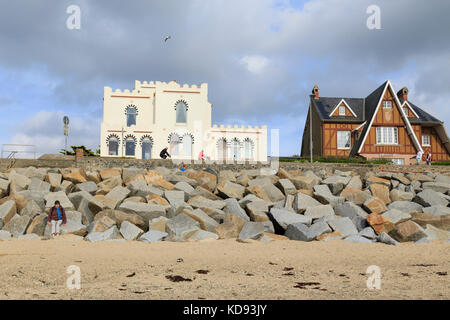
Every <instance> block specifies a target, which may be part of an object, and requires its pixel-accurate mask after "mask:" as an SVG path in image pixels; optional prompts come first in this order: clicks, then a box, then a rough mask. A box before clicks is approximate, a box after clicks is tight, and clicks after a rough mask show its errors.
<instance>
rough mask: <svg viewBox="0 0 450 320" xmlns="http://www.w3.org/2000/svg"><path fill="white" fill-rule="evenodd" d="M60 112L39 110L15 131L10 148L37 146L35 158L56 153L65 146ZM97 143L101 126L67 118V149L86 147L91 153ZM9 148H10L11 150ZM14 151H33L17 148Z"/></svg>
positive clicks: (84, 120)
mask: <svg viewBox="0 0 450 320" xmlns="http://www.w3.org/2000/svg"><path fill="white" fill-rule="evenodd" d="M64 115H65V113H64V112H63V111H51V112H49V111H45V110H41V111H39V112H37V113H35V114H33V115H31V116H30V117H29V118H27V119H25V121H24V122H23V123H20V124H19V125H18V126H17V127H16V128H15V130H14V135H13V136H12V138H11V143H12V144H28V145H34V146H36V151H37V154H38V155H37V156H39V155H41V154H44V153H59V151H60V150H61V149H64V146H65V136H64V135H63V126H64V124H63V121H62V119H63V116H64ZM99 139H100V123H98V121H95V120H92V119H90V118H89V117H84V116H78V117H73V118H70V123H69V136H68V149H70V146H71V145H85V146H87V147H89V148H91V149H93V150H94V151H95V150H96V149H97V148H98V145H99ZM10 148H11V147H10ZM16 148H17V150H25V149H26V150H30V149H32V148H21V147H20V146H18V147H16Z"/></svg>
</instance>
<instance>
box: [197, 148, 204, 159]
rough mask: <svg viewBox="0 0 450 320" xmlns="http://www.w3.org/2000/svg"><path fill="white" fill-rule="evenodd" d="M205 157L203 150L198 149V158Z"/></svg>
mask: <svg viewBox="0 0 450 320" xmlns="http://www.w3.org/2000/svg"><path fill="white" fill-rule="evenodd" d="M205 159H206V157H205V154H204V153H203V150H202V151H200V153H199V154H198V160H205Z"/></svg>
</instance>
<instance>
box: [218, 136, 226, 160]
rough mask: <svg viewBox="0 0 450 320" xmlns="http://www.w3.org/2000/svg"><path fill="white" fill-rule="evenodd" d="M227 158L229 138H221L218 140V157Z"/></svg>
mask: <svg viewBox="0 0 450 320" xmlns="http://www.w3.org/2000/svg"><path fill="white" fill-rule="evenodd" d="M226 158H227V140H226V139H225V138H219V140H218V141H217V159H218V160H226Z"/></svg>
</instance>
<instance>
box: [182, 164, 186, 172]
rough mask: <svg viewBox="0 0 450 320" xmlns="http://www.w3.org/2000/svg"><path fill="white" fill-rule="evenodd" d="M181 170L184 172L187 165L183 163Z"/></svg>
mask: <svg viewBox="0 0 450 320" xmlns="http://www.w3.org/2000/svg"><path fill="white" fill-rule="evenodd" d="M180 170H181V171H182V172H185V171H186V170H187V165H186V164H184V163H183V165H182V166H181V169H180Z"/></svg>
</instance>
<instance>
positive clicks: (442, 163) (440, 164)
mask: <svg viewBox="0 0 450 320" xmlns="http://www.w3.org/2000/svg"><path fill="white" fill-rule="evenodd" d="M431 165H433V166H450V161H436V162H432V163H431Z"/></svg>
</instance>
